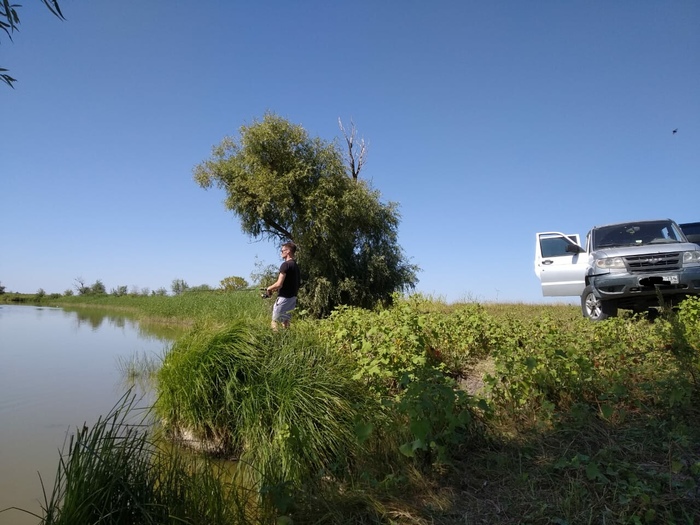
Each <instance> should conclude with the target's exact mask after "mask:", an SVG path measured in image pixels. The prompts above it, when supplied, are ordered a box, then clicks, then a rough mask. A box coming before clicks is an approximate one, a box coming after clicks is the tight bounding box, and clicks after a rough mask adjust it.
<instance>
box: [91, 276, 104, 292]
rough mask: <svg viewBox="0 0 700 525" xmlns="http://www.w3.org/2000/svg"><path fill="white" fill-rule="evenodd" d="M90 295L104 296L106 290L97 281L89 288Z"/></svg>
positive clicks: (100, 282)
mask: <svg viewBox="0 0 700 525" xmlns="http://www.w3.org/2000/svg"><path fill="white" fill-rule="evenodd" d="M89 293H90V294H91V295H104V294H106V293H107V288H106V287H105V285H104V284H103V283H102V281H100V280H99V279H97V280H96V281H95V282H94V283H93V284H92V286H91V287H90V292H89Z"/></svg>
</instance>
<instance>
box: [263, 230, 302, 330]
mask: <svg viewBox="0 0 700 525" xmlns="http://www.w3.org/2000/svg"><path fill="white" fill-rule="evenodd" d="M296 251H297V246H296V244H294V243H293V242H291V241H290V242H285V243H284V244H283V245H282V259H283V260H284V262H283V263H282V264H281V265H280V274H279V276H278V277H277V282H276V283H275V284H273V285H271V286H268V287H267V293H272V292H276V291H278V293H277V300H276V301H275V306H274V307H273V308H272V329H273V330H277V326H278V323H282V326H284V327H285V328H289V322H290V321H291V319H292V310H294V307H295V306H296V305H297V293H298V292H299V284H300V282H301V279H300V276H299V266H298V265H297V262H296V261H295V260H294V254H296Z"/></svg>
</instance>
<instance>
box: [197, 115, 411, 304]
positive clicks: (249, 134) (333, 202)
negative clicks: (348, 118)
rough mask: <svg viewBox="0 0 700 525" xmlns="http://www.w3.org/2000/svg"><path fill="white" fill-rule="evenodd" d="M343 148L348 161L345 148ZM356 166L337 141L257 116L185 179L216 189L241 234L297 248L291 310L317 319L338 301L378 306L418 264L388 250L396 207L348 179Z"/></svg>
mask: <svg viewBox="0 0 700 525" xmlns="http://www.w3.org/2000/svg"><path fill="white" fill-rule="evenodd" d="M348 138H349V137H347V136H346V140H347V139H348ZM348 146H349V151H348V153H349V157H350V158H351V159H352V158H353V149H352V141H349V140H348ZM363 155H364V150H363ZM355 160H356V161H358V160H359V159H357V158H356V159H355ZM363 161H364V159H363ZM358 164H360V163H359V162H355V164H354V168H351V169H349V168H348V167H347V165H346V163H345V161H344V158H343V154H342V152H341V151H340V149H339V147H338V145H337V143H335V142H333V143H328V142H326V141H323V140H321V139H319V138H311V137H309V135H308V133H307V132H306V131H305V130H304V128H302V127H301V126H299V125H295V124H292V123H290V122H289V121H287V120H286V119H284V118H281V117H279V116H277V115H275V114H272V113H267V114H265V115H264V117H263V118H262V120H256V121H254V122H253V123H252V124H251V125H244V126H242V127H241V128H240V136H239V137H238V138H237V139H234V138H231V137H227V138H224V140H223V141H222V142H221V143H220V144H219V145H217V146H215V147H214V148H213V153H212V156H211V158H210V159H209V160H206V161H204V162H202V163H201V164H199V165H197V166H196V167H195V168H194V178H195V180H196V182H197V183H198V184H199V185H200V186H202V187H203V188H209V187H211V186H213V185H216V186H218V187H220V188H223V189H224V190H225V191H226V200H225V205H226V208H228V209H229V210H231V211H233V212H234V214H235V215H237V216H238V217H239V218H240V220H241V228H242V230H243V232H244V233H246V234H248V235H250V236H251V237H253V238H258V239H267V240H274V241H276V242H278V243H280V244H281V243H283V242H285V241H287V240H292V241H294V242H295V243H296V244H297V246H298V247H299V250H298V251H297V260H298V262H299V265H300V268H301V272H302V289H301V292H300V297H299V300H300V303H301V306H303V307H304V308H305V309H307V310H308V311H310V312H311V313H312V314H315V315H326V314H328V313H329V312H330V311H331V310H332V309H333V308H334V307H335V306H337V305H339V304H347V305H355V306H363V307H373V306H375V305H376V304H377V303H378V302H388V301H390V300H391V297H392V294H393V293H394V292H398V291H407V290H410V289H413V288H414V287H415V284H416V282H417V281H418V279H417V277H416V273H417V272H418V267H417V266H415V265H413V264H410V263H409V262H408V260H407V259H406V257H405V256H404V254H403V251H402V249H401V247H400V246H399V244H398V238H397V230H398V226H399V219H400V217H399V213H398V208H397V205H396V204H395V203H391V202H390V203H383V202H382V201H381V200H380V193H379V192H378V191H377V190H375V189H373V188H372V187H371V186H370V185H369V183H367V182H366V181H364V180H362V179H359V178H358V171H357V166H358ZM351 166H353V164H352V163H351Z"/></svg>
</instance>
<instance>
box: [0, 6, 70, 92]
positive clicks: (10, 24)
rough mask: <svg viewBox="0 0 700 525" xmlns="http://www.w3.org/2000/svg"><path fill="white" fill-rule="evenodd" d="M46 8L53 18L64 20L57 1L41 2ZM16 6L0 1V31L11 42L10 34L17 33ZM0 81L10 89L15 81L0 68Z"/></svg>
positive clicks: (17, 18) (5, 70) (17, 17)
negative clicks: (3, 32) (0, 30)
mask: <svg viewBox="0 0 700 525" xmlns="http://www.w3.org/2000/svg"><path fill="white" fill-rule="evenodd" d="M41 1H42V2H43V3H44V5H45V6H46V7H48V8H49V11H51V12H52V13H53V14H54V16H56V17H58V18H60V19H61V20H65V17H64V16H63V13H62V12H61V7H60V6H59V5H58V0H41ZM17 7H20V6H19V5H18V4H11V3H10V1H9V0H0V29H2V30H3V31H5V33H6V34H7V36H8V37H9V38H10V40H12V33H14V32H15V31H19V15H17V9H16V8H17ZM0 81H2V82H4V83H5V84H7V85H8V86H10V87H14V86H13V83H14V82H16V81H17V79H15V78H12V77H11V76H10V75H9V74H8V73H7V69H5V68H1V67H0Z"/></svg>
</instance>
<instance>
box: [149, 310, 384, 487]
mask: <svg viewBox="0 0 700 525" xmlns="http://www.w3.org/2000/svg"><path fill="white" fill-rule="evenodd" d="M353 371H354V367H353V363H352V362H350V361H349V360H347V359H346V358H344V357H343V356H342V355H340V354H339V353H337V352H333V351H331V350H329V348H327V347H326V346H324V345H323V344H321V342H320V341H319V340H317V339H316V338H315V337H314V336H313V334H309V333H303V332H302V331H286V332H282V333H273V332H271V331H270V330H269V329H266V330H265V331H257V332H255V331H253V330H251V329H250V328H249V327H246V326H245V325H244V324H242V323H241V322H235V323H230V324H229V325H226V326H225V327H223V328H217V327H210V326H198V327H196V328H195V329H193V330H192V331H191V332H190V333H189V334H188V335H187V336H185V337H183V338H182V339H180V340H179V341H178V342H177V343H176V344H175V345H174V346H173V348H172V350H171V352H170V353H169V354H168V355H167V356H166V359H165V361H164V363H163V366H162V368H161V369H160V371H159V372H158V382H157V383H158V401H157V402H156V406H155V410H156V413H157V414H158V415H159V417H161V419H162V420H163V421H165V424H166V427H168V428H169V429H171V430H172V431H173V432H174V433H175V434H176V435H178V436H180V437H182V436H183V435H187V436H188V437H190V438H194V439H195V440H196V442H198V443H199V442H205V443H207V444H208V447H207V448H209V449H215V450H218V451H220V452H221V453H226V454H229V455H234V456H235V457H237V458H240V459H241V460H242V461H243V463H244V464H250V465H255V468H256V470H255V472H254V473H253V474H259V475H260V479H259V480H258V481H259V482H260V483H262V484H264V485H266V486H272V485H276V484H281V483H291V484H292V485H294V486H296V487H298V486H300V485H301V484H303V483H307V484H308V483H311V482H312V481H313V480H318V479H320V477H322V476H324V475H335V474H337V473H338V472H339V471H342V470H343V468H346V467H347V463H348V462H350V461H352V460H353V458H354V457H355V456H357V454H358V452H359V450H358V449H359V447H360V443H359V442H358V439H357V435H356V430H355V428H356V426H357V425H358V424H360V423H365V424H368V422H371V421H372V420H374V419H378V417H377V416H375V415H374V413H375V412H377V411H378V408H379V406H378V405H375V399H374V398H373V397H371V396H370V395H368V393H367V391H366V389H364V388H363V387H362V385H361V384H360V383H358V382H357V381H354V380H352V375H353Z"/></svg>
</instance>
